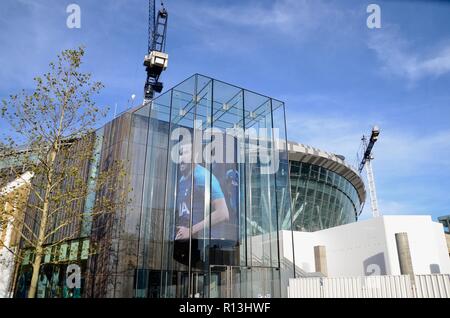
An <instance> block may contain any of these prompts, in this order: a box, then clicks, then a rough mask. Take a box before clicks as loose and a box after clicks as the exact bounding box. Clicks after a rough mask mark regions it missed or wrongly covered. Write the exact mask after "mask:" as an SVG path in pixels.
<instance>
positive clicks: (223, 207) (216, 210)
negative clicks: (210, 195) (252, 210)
mask: <svg viewBox="0 0 450 318" xmlns="http://www.w3.org/2000/svg"><path fill="white" fill-rule="evenodd" d="M211 206H212V210H213V212H211V215H210V216H209V215H207V216H206V217H205V219H203V220H202V221H200V222H198V223H197V224H194V225H193V226H192V235H195V234H197V233H198V232H200V231H202V230H203V229H204V228H205V226H209V225H210V224H209V220H210V218H211V227H212V226H214V225H216V224H219V223H221V222H225V221H228V220H229V219H230V214H229V212H228V208H227V204H226V202H225V199H224V198H220V199H216V200H214V201H212V202H211Z"/></svg>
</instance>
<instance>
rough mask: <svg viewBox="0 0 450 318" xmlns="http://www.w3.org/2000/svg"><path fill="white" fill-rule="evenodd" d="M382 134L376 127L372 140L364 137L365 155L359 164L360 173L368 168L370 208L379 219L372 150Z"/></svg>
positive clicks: (373, 129) (371, 136) (373, 130)
mask: <svg viewBox="0 0 450 318" xmlns="http://www.w3.org/2000/svg"><path fill="white" fill-rule="evenodd" d="M379 134H380V129H379V128H378V126H374V127H373V128H372V134H371V135H370V138H369V139H367V137H366V136H363V137H362V139H361V140H362V144H363V147H364V153H363V156H362V160H361V163H360V164H359V169H358V170H359V173H361V172H362V170H363V169H364V167H366V173H367V183H368V185H369V194H370V206H371V207H372V216H373V217H377V216H380V211H379V210H378V200H377V191H376V189H375V178H374V176H373V170H372V163H371V161H372V160H373V156H372V148H373V146H374V144H375V142H376V141H377V140H378V135H379Z"/></svg>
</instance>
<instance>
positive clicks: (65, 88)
mask: <svg viewBox="0 0 450 318" xmlns="http://www.w3.org/2000/svg"><path fill="white" fill-rule="evenodd" d="M84 53H85V51H84V49H83V48H82V47H80V48H77V49H70V50H65V51H63V52H62V53H61V54H60V55H58V59H57V61H56V62H52V63H50V65H49V66H50V70H49V72H48V73H46V74H44V75H43V76H42V77H36V78H35V79H34V80H35V84H36V87H35V88H34V90H32V91H25V90H23V91H22V92H21V93H20V94H17V95H11V96H10V97H9V99H7V100H4V101H3V103H2V109H1V116H2V117H3V119H4V120H5V121H6V122H7V123H8V124H9V126H10V127H9V128H10V129H9V131H8V133H7V134H6V135H5V136H3V137H2V144H1V147H0V163H1V162H3V163H4V164H3V169H1V170H0V189H6V188H7V187H8V185H10V187H11V182H12V181H14V180H16V181H19V183H20V181H21V180H22V181H23V179H24V177H23V176H24V173H25V172H28V173H31V174H32V176H33V177H32V179H31V180H29V181H27V182H26V188H27V191H28V193H29V194H28V195H26V196H24V195H23V191H9V192H8V195H3V194H2V195H0V209H2V210H0V211H2V213H1V214H0V223H3V224H7V223H8V222H9V223H10V224H11V222H14V226H13V227H12V228H13V231H14V232H15V233H16V235H18V236H20V240H21V242H22V244H23V247H25V248H27V249H31V250H32V251H33V254H34V259H33V261H32V268H33V274H32V279H31V285H30V288H29V292H28V297H30V298H34V297H35V295H36V290H37V282H38V277H39V272H40V268H41V265H42V261H43V257H44V255H47V253H49V252H50V253H51V252H52V251H54V250H57V249H52V248H51V247H53V246H56V245H59V244H62V243H63V242H65V241H68V240H71V239H75V238H77V237H79V235H80V232H82V231H83V230H85V229H84V226H85V225H86V224H88V223H89V222H90V221H91V220H92V218H93V217H95V216H98V215H101V214H107V213H111V212H113V211H115V210H116V209H119V208H120V207H121V206H123V205H124V204H125V201H126V197H127V194H126V186H125V178H124V177H125V170H124V168H123V164H122V163H121V162H119V161H117V160H114V161H111V162H107V164H103V165H101V166H99V165H98V156H99V154H98V151H99V150H98V149H99V147H98V145H99V143H100V142H101V140H99V137H98V136H97V134H96V133H95V128H96V125H98V120H99V119H100V118H102V117H104V116H105V115H106V113H107V109H105V110H101V109H100V108H99V107H97V106H96V104H95V100H94V96H95V95H97V94H98V93H99V92H100V90H101V89H102V88H103V85H102V84H101V83H100V82H95V81H93V80H92V76H91V74H90V73H83V72H81V70H80V67H81V64H82V58H83V56H84ZM10 190H11V188H10ZM13 190H14V189H13ZM3 192H4V194H6V192H5V191H3ZM88 201H90V202H89V204H87V202H88ZM8 205H9V206H11V207H13V208H12V209H6V208H4V207H6V206H8ZM18 207H20V209H19V208H18ZM18 210H22V211H23V213H24V214H25V216H20V214H18ZM36 224H37V225H36ZM0 243H2V242H0ZM0 245H1V244H0ZM3 245H4V244H3ZM11 252H12V253H15V255H16V257H18V258H20V253H18V252H17V251H16V250H11Z"/></svg>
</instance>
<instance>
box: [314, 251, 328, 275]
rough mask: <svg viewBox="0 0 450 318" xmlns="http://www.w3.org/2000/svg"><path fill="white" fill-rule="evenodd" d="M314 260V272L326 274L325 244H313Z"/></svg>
mask: <svg viewBox="0 0 450 318" xmlns="http://www.w3.org/2000/svg"><path fill="white" fill-rule="evenodd" d="M314 262H315V265H316V272H320V273H322V274H324V275H325V276H328V267H327V251H326V248H325V246H323V245H317V246H314Z"/></svg>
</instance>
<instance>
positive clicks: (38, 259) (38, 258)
mask: <svg viewBox="0 0 450 318" xmlns="http://www.w3.org/2000/svg"><path fill="white" fill-rule="evenodd" d="M57 149H58V148H57V147H55V146H54V147H53V150H52V151H51V152H50V154H49V157H48V158H49V160H47V162H48V171H47V182H48V183H47V186H46V189H45V196H44V206H43V208H42V215H41V223H40V224H39V235H38V240H37V244H36V247H35V248H36V249H35V252H36V254H35V257H34V261H33V276H32V277H31V284H30V289H29V291H28V298H35V297H36V290H37V283H38V278H39V272H40V269H41V263H42V252H43V250H44V247H43V246H44V244H45V231H46V229H47V221H48V220H47V218H48V209H49V201H50V194H51V193H50V192H51V190H52V186H53V172H54V171H53V169H54V166H53V164H54V162H55V159H56V154H57Z"/></svg>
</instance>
